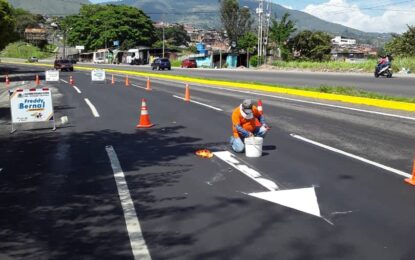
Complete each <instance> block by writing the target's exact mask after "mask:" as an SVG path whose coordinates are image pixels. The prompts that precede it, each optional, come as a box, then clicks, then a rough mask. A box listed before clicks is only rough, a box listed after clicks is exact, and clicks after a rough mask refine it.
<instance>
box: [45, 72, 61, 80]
mask: <svg viewBox="0 0 415 260" xmlns="http://www.w3.org/2000/svg"><path fill="white" fill-rule="evenodd" d="M46 81H59V70H47V71H46Z"/></svg>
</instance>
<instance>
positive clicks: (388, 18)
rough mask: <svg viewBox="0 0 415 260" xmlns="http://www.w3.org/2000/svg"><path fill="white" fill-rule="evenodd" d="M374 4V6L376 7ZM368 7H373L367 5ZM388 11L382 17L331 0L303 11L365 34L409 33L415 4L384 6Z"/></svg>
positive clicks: (354, 5)
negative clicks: (408, 26)
mask: <svg viewBox="0 0 415 260" xmlns="http://www.w3.org/2000/svg"><path fill="white" fill-rule="evenodd" d="M375 5H376V4H373V5H372V6H375ZM366 6H369V7H370V6H371V5H370V4H369V5H366ZM379 8H382V9H386V10H384V11H383V14H381V15H372V16H371V15H369V14H367V13H364V12H363V11H362V9H361V8H360V7H359V6H358V5H357V4H353V3H350V1H349V2H348V1H347V0H329V1H328V2H326V3H323V4H318V5H314V4H310V5H308V6H306V7H305V8H304V9H303V10H302V11H303V12H306V13H309V14H311V15H314V16H316V17H318V18H321V19H323V20H326V21H330V22H334V23H339V24H342V25H345V26H348V27H351V28H355V29H358V30H362V31H365V32H395V33H402V32H405V31H407V29H408V28H407V26H406V25H415V15H413V14H414V12H415V4H413V3H412V4H409V5H406V6H403V5H400V6H393V5H389V6H386V5H385V6H382V7H379Z"/></svg>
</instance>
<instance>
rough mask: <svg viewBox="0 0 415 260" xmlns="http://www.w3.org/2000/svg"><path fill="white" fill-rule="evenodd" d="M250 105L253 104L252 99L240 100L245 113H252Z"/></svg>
mask: <svg viewBox="0 0 415 260" xmlns="http://www.w3.org/2000/svg"><path fill="white" fill-rule="evenodd" d="M252 106H253V103H252V100H250V99H245V100H244V101H243V102H242V110H243V111H244V113H245V114H247V115H249V114H252Z"/></svg>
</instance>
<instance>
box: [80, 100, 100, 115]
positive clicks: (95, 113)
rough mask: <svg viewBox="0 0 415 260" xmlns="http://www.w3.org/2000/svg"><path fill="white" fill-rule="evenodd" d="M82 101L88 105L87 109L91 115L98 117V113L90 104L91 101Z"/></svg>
mask: <svg viewBox="0 0 415 260" xmlns="http://www.w3.org/2000/svg"><path fill="white" fill-rule="evenodd" d="M84 100H85V102H86V103H87V104H88V106H89V108H90V109H91V111H92V114H93V115H94V116H95V117H99V114H98V111H97V109H96V108H95V106H94V105H93V104H92V103H91V101H89V99H87V98H84Z"/></svg>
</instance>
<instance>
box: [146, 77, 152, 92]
mask: <svg viewBox="0 0 415 260" xmlns="http://www.w3.org/2000/svg"><path fill="white" fill-rule="evenodd" d="M146 90H148V91H150V90H151V82H150V77H147V86H146Z"/></svg>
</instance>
